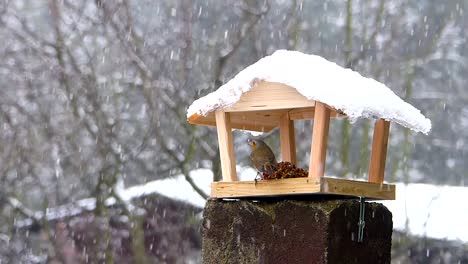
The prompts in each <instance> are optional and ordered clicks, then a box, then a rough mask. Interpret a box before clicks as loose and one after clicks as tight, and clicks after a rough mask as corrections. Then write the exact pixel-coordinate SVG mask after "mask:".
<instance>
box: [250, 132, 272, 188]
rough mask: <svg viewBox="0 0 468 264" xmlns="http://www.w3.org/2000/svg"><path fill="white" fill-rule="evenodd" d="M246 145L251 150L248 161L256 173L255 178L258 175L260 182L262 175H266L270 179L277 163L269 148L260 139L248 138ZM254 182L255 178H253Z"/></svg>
mask: <svg viewBox="0 0 468 264" xmlns="http://www.w3.org/2000/svg"><path fill="white" fill-rule="evenodd" d="M247 143H248V144H249V146H250V150H251V153H250V161H251V162H252V166H253V167H255V168H256V169H257V171H258V173H257V176H258V175H260V178H261V179H262V180H263V179H264V174H268V176H270V177H271V176H273V173H274V172H275V170H276V167H277V165H278V163H277V162H276V158H275V154H274V153H273V151H272V150H271V148H270V147H269V146H268V145H267V144H266V143H265V142H263V141H262V140H260V139H251V138H249V139H248V140H247ZM256 180H257V177H255V181H256Z"/></svg>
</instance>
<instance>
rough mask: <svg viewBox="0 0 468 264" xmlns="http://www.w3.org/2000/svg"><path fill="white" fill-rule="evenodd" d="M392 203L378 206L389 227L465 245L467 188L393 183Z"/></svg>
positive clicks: (388, 202) (467, 237)
mask: <svg viewBox="0 0 468 264" xmlns="http://www.w3.org/2000/svg"><path fill="white" fill-rule="evenodd" d="M396 188H397V195H396V196H397V197H396V200H395V201H383V202H382V203H383V204H384V205H385V206H387V207H388V209H390V211H392V213H393V226H394V227H395V228H397V229H399V230H404V229H405V223H406V221H407V220H406V219H408V227H409V231H410V233H411V234H415V235H422V236H424V235H427V236H428V237H433V238H441V239H445V238H446V239H449V240H461V241H464V242H468V228H467V227H466V225H467V223H468V203H467V201H468V187H461V186H438V185H430V184H408V185H405V184H403V183H397V184H396Z"/></svg>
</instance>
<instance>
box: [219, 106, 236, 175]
mask: <svg viewBox="0 0 468 264" xmlns="http://www.w3.org/2000/svg"><path fill="white" fill-rule="evenodd" d="M215 116H216V128H217V130H218V144H219V153H220V156H221V171H222V174H223V181H237V173H236V157H235V155H234V143H233V140H232V129H231V123H230V117H229V113H225V112H224V111H221V110H219V111H216V112H215Z"/></svg>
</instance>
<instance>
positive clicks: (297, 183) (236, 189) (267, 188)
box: [211, 178, 320, 198]
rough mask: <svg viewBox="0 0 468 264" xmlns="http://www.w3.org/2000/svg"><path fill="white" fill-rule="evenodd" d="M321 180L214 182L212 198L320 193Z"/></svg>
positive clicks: (292, 179)
mask: <svg viewBox="0 0 468 264" xmlns="http://www.w3.org/2000/svg"><path fill="white" fill-rule="evenodd" d="M319 191H320V179H312V178H290V179H280V180H269V181H257V182H255V181H237V182H213V183H212V184H211V197H216V198H228V197H250V196H271V195H287V194H307V193H318V192H319Z"/></svg>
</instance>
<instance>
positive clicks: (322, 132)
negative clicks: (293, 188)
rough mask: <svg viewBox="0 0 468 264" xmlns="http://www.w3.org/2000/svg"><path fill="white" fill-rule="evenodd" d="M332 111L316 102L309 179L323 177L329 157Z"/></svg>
mask: <svg viewBox="0 0 468 264" xmlns="http://www.w3.org/2000/svg"><path fill="white" fill-rule="evenodd" d="M329 126H330V109H329V108H328V107H327V106H326V105H325V104H323V103H321V102H318V101H316V102H315V113H314V129H313V132H312V146H311V149H310V163H309V177H323V175H324V173H325V158H326V156H327V140H328V128H329Z"/></svg>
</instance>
